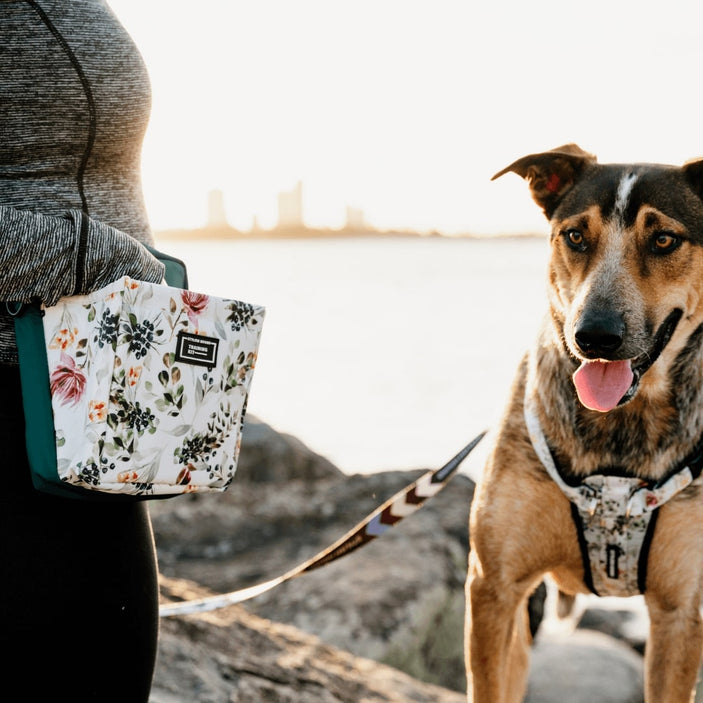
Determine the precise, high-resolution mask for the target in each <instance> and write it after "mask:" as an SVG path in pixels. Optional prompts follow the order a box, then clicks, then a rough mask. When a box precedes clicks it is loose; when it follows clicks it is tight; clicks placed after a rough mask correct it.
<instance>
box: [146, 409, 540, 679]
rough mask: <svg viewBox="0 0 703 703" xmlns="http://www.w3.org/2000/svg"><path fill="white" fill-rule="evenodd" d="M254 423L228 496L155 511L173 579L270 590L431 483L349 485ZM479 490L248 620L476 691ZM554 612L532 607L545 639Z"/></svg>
mask: <svg viewBox="0 0 703 703" xmlns="http://www.w3.org/2000/svg"><path fill="white" fill-rule="evenodd" d="M248 422H251V423H252V424H247V425H246V426H245V433H249V434H248V435H246V438H245V443H244V445H243V449H242V459H241V463H240V466H239V470H238V473H237V476H236V478H235V481H234V483H233V485H232V486H231V487H230V489H229V490H228V491H226V492H224V493H222V494H217V495H207V496H198V495H193V496H181V497H178V498H176V499H173V500H168V501H154V502H152V503H151V504H150V509H151V514H152V521H153V525H154V532H155V536H156V544H157V550H158V553H159V563H160V569H161V573H162V574H163V576H164V577H168V578H182V579H187V580H190V581H193V582H196V583H198V584H201V585H203V586H206V587H207V588H209V589H211V590H212V591H215V592H218V593H226V592H229V591H232V590H237V589H240V588H244V587H248V586H251V585H255V584H258V583H262V582H264V581H268V580H269V579H272V578H275V577H277V576H279V575H281V574H284V573H286V572H287V571H288V570H289V569H292V568H293V567H295V566H297V565H299V564H301V563H302V562H304V561H306V560H307V559H309V558H311V557H312V556H314V555H315V554H317V553H318V552H320V551H321V550H323V549H324V548H326V547H328V546H329V545H331V544H332V543H334V542H335V541H336V540H338V539H339V538H340V537H342V536H343V535H344V534H346V533H347V532H348V531H349V530H350V529H352V528H353V527H354V526H356V525H357V524H358V523H359V521H361V520H362V519H363V518H365V517H366V516H367V515H369V514H370V513H371V512H372V511H373V510H375V509H376V508H377V507H378V506H379V505H381V504H382V503H383V502H384V501H385V500H387V499H388V498H390V497H391V496H393V495H395V494H396V493H397V492H399V491H401V490H402V489H404V488H406V487H407V486H408V485H410V483H412V482H413V481H414V480H416V479H417V478H418V477H419V476H421V475H422V474H423V473H424V471H422V470H418V471H400V472H399V471H387V472H381V473H377V474H371V475H355V476H348V475H345V474H343V473H342V472H340V471H338V470H337V469H336V468H335V467H333V466H332V465H331V464H329V462H327V461H326V460H325V459H324V458H322V457H319V456H318V455H316V454H314V453H313V452H310V451H309V450H307V448H306V447H305V445H303V444H302V443H301V442H298V441H297V440H294V438H291V437H289V436H286V435H280V434H278V433H276V432H275V431H274V430H272V429H271V428H270V427H269V426H268V425H265V424H264V423H259V422H258V421H256V420H254V421H252V420H251V418H249V419H248ZM252 428H253V429H252ZM252 432H253V434H252ZM245 450H246V451H245ZM269 452H270V458H267V457H268V456H269ZM288 462H292V464H294V465H295V466H296V467H298V469H296V470H295V471H293V470H291V469H290V467H289V466H288ZM243 467H244V470H242V468H243ZM271 467H274V468H271ZM298 471H299V473H298ZM263 476H267V477H268V480H266V481H262V480H261V479H262V477H263ZM473 489H474V484H473V482H472V481H471V480H470V479H468V478H466V477H464V476H461V475H457V476H454V477H453V478H452V479H451V480H450V481H449V483H448V485H447V486H446V487H445V488H444V489H443V490H442V491H440V492H439V493H438V494H437V495H436V496H434V497H432V498H431V499H429V500H428V501H427V502H426V503H425V505H424V506H423V507H422V508H421V509H420V510H418V511H417V512H416V513H414V514H413V515H411V516H410V517H408V518H406V519H405V520H403V521H402V522H400V523H398V524H397V525H396V526H395V527H393V528H392V529H391V530H389V531H387V532H386V533H385V534H384V535H383V536H382V538H380V539H376V540H375V541H373V542H371V543H369V544H368V545H367V546H364V547H363V549H360V550H358V551H355V552H354V553H352V554H349V555H348V556H345V557H344V558H342V559H339V560H337V561H335V562H333V563H330V564H328V565H326V566H325V567H324V568H321V569H319V570H316V571H312V572H310V573H307V574H304V575H301V576H299V577H297V578H295V579H293V580H291V581H289V582H287V583H284V584H283V585H281V586H279V587H277V588H275V589H273V590H271V591H269V592H267V593H265V594H263V595H261V596H259V597H257V598H256V599H253V600H249V601H247V602H245V603H244V607H245V609H246V610H248V611H249V612H250V613H252V614H256V615H259V616H260V617H263V618H265V619H266V620H267V621H270V620H272V621H276V622H279V623H284V624H289V625H294V626H295V627H296V628H297V629H299V630H301V631H304V632H306V633H308V634H311V635H315V636H317V637H319V638H320V639H321V640H322V641H324V642H325V643H326V644H327V645H331V646H333V647H336V648H338V649H341V650H344V651H346V652H348V653H350V654H352V655H356V656H361V657H364V658H368V659H374V660H376V661H378V662H384V663H387V664H391V665H393V666H394V667H397V668H399V669H402V670H403V671H404V672H405V673H407V674H410V675H412V676H413V677H415V678H417V679H420V680H422V681H424V682H428V683H432V684H435V685H439V686H442V687H443V688H445V689H452V690H455V691H463V690H465V687H466V682H465V673H464V661H463V621H464V583H465V579H466V567H467V555H468V516H469V509H470V504H471V499H472V497H473ZM543 602H544V589H540V590H539V592H538V593H537V595H536V596H535V597H534V598H533V599H532V602H531V605H532V606H533V607H532V608H531V622H532V625H533V628H535V629H536V627H537V625H538V623H539V621H540V620H541V617H542V606H543Z"/></svg>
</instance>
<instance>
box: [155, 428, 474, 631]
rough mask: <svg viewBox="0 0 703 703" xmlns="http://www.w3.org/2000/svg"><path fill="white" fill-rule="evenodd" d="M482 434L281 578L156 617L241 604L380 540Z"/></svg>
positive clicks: (435, 489)
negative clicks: (438, 467)
mask: <svg viewBox="0 0 703 703" xmlns="http://www.w3.org/2000/svg"><path fill="white" fill-rule="evenodd" d="M485 434H486V432H485V431H484V432H481V433H480V434H479V435H477V436H476V437H474V439H472V440H471V441H470V442H469V443H468V444H467V445H466V446H465V447H464V448H463V449H462V450H461V451H460V452H459V453H458V454H457V455H456V456H455V457H453V458H452V459H450V460H449V461H448V462H447V463H446V464H445V465H444V466H442V467H441V468H440V469H434V470H432V471H428V472H427V473H425V474H423V475H422V476H420V478H419V479H418V480H417V481H414V482H413V483H411V484H410V485H409V486H408V487H407V488H404V489H403V490H402V491H399V492H398V493H396V494H395V495H394V496H393V497H392V498H389V499H388V500H387V501H386V502H385V503H383V505H381V506H379V507H378V508H376V510H374V511H373V512H372V513H371V514H370V515H369V516H368V517H366V518H365V519H364V520H362V521H361V522H360V523H359V524H358V525H356V527H354V528H352V529H351V530H350V531H349V532H347V534H346V535H344V536H343V537H341V538H340V539H338V540H337V541H336V542H335V543H334V544H332V545H331V546H329V547H327V549H324V550H323V551H321V552H320V553H319V554H317V555H315V556H314V557H312V558H311V559H308V560H307V561H305V562H303V563H302V564H299V565H298V566H296V567H295V568H293V569H291V570H290V571H288V572H287V573H285V574H283V575H282V576H279V577H277V578H275V579H271V580H270V581H265V582H264V583H260V584H258V585H256V586H250V587H249V588H242V589H240V590H238V591H232V592H231V593H223V594H218V595H214V596H208V597H206V598H198V599H195V600H188V601H183V602H179V603H166V604H163V605H162V606H161V607H160V608H159V615H160V616H161V617H170V616H173V615H188V614H192V613H203V612H205V611H208V610H217V609H218V608H225V607H227V606H228V605H234V604H235V603H241V602H242V601H245V600H249V599H250V598H254V597H256V596H258V595H261V594H262V593H265V592H266V591H269V590H271V589H272V588H275V587H276V586H278V585H280V584H282V583H283V582H285V581H290V580H291V579H293V578H295V577H296V576H300V575H301V574H305V573H307V572H309V571H313V570H314V569H318V568H319V567H321V566H324V565H325V564H329V563H330V562H332V561H335V560H336V559H339V558H340V557H343V556H344V555H346V554H349V553H350V552H353V551H354V550H355V549H358V548H359V547H361V546H363V545H365V544H367V543H368V542H370V541H371V540H373V539H375V538H376V537H380V536H381V535H382V534H383V533H384V532H386V530H388V529H389V528H391V527H393V526H394V525H397V524H398V523H399V522H400V521H401V520H402V519H403V518H404V517H407V516H408V515H412V513H414V512H415V511H416V510H418V508H420V507H422V505H423V504H424V502H425V500H426V499H427V498H430V497H431V496H433V495H436V494H437V493H439V491H441V490H442V488H444V486H446V485H447V482H448V481H449V479H450V478H451V476H452V475H453V474H454V472H455V471H456V470H457V469H458V468H459V465H460V464H461V462H462V461H464V459H466V457H467V456H468V455H469V454H470V453H471V452H472V451H473V449H474V448H475V447H476V445H477V444H478V443H479V442H480V441H481V440H482V439H483V437H484V435H485Z"/></svg>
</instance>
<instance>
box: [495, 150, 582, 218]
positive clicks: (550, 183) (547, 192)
mask: <svg viewBox="0 0 703 703" xmlns="http://www.w3.org/2000/svg"><path fill="white" fill-rule="evenodd" d="M595 162H596V157H595V156H593V154H589V153H588V152H587V151H584V150H583V149H581V147H579V146H577V145H576V144H565V145H564V146H560V147H557V148H556V149H552V150H551V151H545V152H542V153H540V154H530V155H529V156H523V157H522V158H521V159H518V160H517V161H515V162H514V163H512V164H510V166H507V167H506V168H504V169H503V170H502V171H498V173H496V174H495V176H493V178H491V180H492V181H494V180H495V179H496V178H500V177H501V176H502V175H504V174H506V173H508V171H512V172H513V173H517V175H518V176H521V177H522V178H524V179H525V180H526V181H527V182H528V183H529V184H530V192H531V193H532V197H533V199H534V201H535V202H536V203H537V205H539V206H540V207H541V208H542V210H544V214H545V215H546V216H547V219H550V218H551V216H552V214H553V213H554V210H555V208H556V206H557V204H558V203H559V201H560V200H561V199H562V198H563V197H564V195H565V194H566V193H567V191H568V190H569V189H570V188H571V186H572V185H573V184H574V182H575V181H576V179H577V178H578V177H579V175H580V174H581V172H582V171H583V170H584V168H585V167H586V166H587V165H588V164H594V163H595Z"/></svg>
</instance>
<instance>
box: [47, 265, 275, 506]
mask: <svg viewBox="0 0 703 703" xmlns="http://www.w3.org/2000/svg"><path fill="white" fill-rule="evenodd" d="M263 320H264V308H263V307H260V306H256V305H251V304H249V303H244V302H241V301H237V300H230V299H224V298H217V297H214V296H208V295H204V294H201V293H194V292H192V291H188V290H181V289H179V288H172V287H169V286H165V285H157V284H152V283H145V282H141V281H135V280H133V279H131V278H127V277H125V278H122V279H120V280H119V281H116V282H114V283H112V284H110V285H109V286H106V287H105V288H102V289H101V290H99V291H96V292H94V293H91V294H89V295H83V296H73V297H70V298H63V299H62V300H61V301H59V303H58V304H57V305H56V306H53V307H50V308H46V309H45V313H44V335H45V338H46V346H47V356H48V365H49V383H50V388H51V404H52V411H53V415H54V429H55V433H56V452H57V469H58V474H59V477H60V478H61V480H63V481H65V482H68V483H70V484H74V485H77V486H80V487H82V488H87V489H92V490H98V491H101V492H108V493H118V494H136V495H145V496H146V495H154V496H158V495H173V494H178V493H187V492H193V491H200V492H204V491H216V492H221V491H223V490H225V489H226V488H227V487H228V486H229V484H230V483H231V481H232V479H233V477H234V473H235V470H236V466H237V459H238V456H239V447H240V440H241V429H242V422H243V419H244V413H245V411H246V404H247V398H248V394H249V388H250V385H251V379H252V374H253V371H254V366H255V363H256V356H257V352H258V346H259V338H260V335H261V328H262V324H263Z"/></svg>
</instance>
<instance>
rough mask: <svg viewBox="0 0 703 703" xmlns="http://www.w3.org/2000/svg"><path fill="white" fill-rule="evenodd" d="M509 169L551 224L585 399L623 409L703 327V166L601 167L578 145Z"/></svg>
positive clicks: (552, 274)
mask: <svg viewBox="0 0 703 703" xmlns="http://www.w3.org/2000/svg"><path fill="white" fill-rule="evenodd" d="M509 171H512V172H514V173H517V174H518V175H519V176H521V177H522V178H524V179H526V180H527V181H528V182H529V185H530V190H531V193H532V197H533V198H534V200H535V201H536V202H537V204H538V205H539V206H540V207H541V208H542V210H543V211H544V213H545V215H546V216H547V219H548V220H549V221H550V224H551V228H552V233H551V258H550V264H549V283H550V286H549V295H550V306H551V312H552V317H553V318H554V321H555V323H556V325H557V326H558V329H559V331H560V333H561V335H562V337H563V341H564V344H565V346H566V349H567V351H568V352H569V354H570V355H571V356H572V357H573V358H574V359H575V361H576V362H577V364H578V369H577V370H576V372H575V373H574V377H573V378H574V384H575V386H576V390H577V392H578V396H579V399H580V400H581V402H582V403H583V404H584V405H585V406H586V407H588V408H591V409H592V410H598V411H601V412H607V411H609V410H612V409H613V408H615V407H617V406H618V405H622V404H624V403H626V402H627V401H629V400H631V399H632V398H633V397H634V396H635V394H636V393H637V391H638V388H639V387H640V383H641V382H642V383H644V381H643V379H644V378H645V373H646V372H647V371H648V370H649V369H650V368H651V367H652V365H653V364H654V363H655V362H656V361H657V359H659V358H660V357H663V356H667V357H669V358H671V357H672V355H673V349H674V348H675V347H676V348H679V349H680V348H681V347H682V346H683V344H684V343H685V338H684V337H683V335H688V334H690V332H691V330H692V329H695V328H696V327H698V325H699V324H701V322H703V301H702V299H701V297H702V295H703V199H702V198H703V159H701V160H697V161H691V162H688V163H686V164H685V165H684V166H682V167H676V166H665V165H659V164H599V163H598V162H597V160H596V157H595V156H593V155H592V154H589V153H587V152H585V151H583V150H582V149H581V148H580V147H578V146H576V145H575V144H568V145H565V146H562V147H559V148H557V149H554V150H552V151H548V152H544V153H539V154H531V155H529V156H525V157H523V158H521V159H518V160H517V161H515V162H514V163H512V164H511V165H510V166H508V167H507V168H505V169H503V170H502V171H500V172H498V173H497V174H496V175H495V176H493V178H494V179H495V178H498V177H499V176H502V175H503V174H505V173H507V172H509ZM681 320H684V321H685V322H686V323H687V324H680V322H681ZM691 323H693V327H692V326H691ZM684 328H685V329H684ZM674 340H676V342H674Z"/></svg>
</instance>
